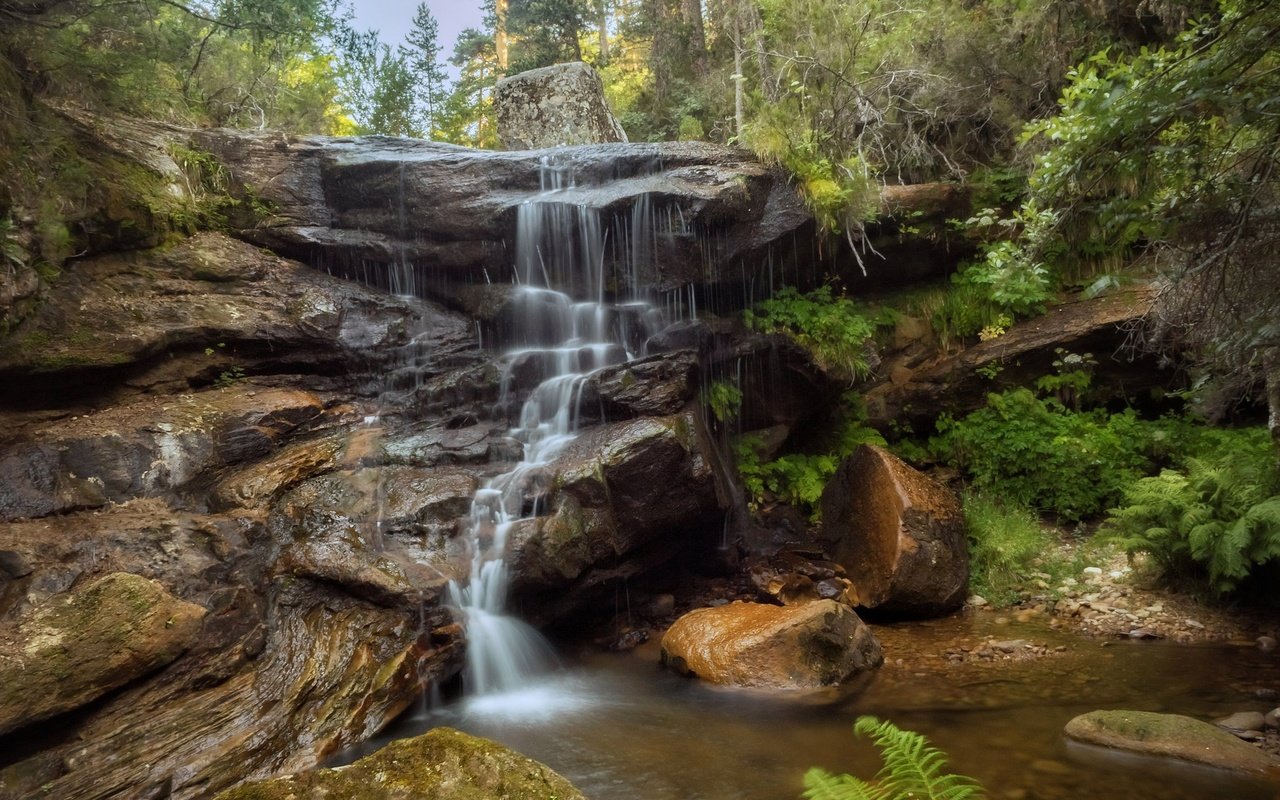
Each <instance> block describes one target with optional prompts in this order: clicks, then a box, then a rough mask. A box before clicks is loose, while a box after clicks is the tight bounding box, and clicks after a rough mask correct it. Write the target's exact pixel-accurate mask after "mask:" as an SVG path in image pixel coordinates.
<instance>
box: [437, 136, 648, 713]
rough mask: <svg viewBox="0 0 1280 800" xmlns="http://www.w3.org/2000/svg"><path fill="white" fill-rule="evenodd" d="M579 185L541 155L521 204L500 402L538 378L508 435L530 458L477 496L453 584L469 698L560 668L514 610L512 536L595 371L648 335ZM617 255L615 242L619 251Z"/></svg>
mask: <svg viewBox="0 0 1280 800" xmlns="http://www.w3.org/2000/svg"><path fill="white" fill-rule="evenodd" d="M574 189H576V187H575V185H574V180H573V176H572V173H571V172H570V170H569V169H568V168H566V167H563V166H559V165H556V164H555V163H553V162H552V161H551V160H550V159H547V158H544V159H543V160H542V166H541V193H540V194H539V195H538V196H536V197H535V198H533V199H531V200H529V201H528V202H526V203H524V204H523V205H521V206H520V208H519V209H518V214H517V231H516V253H515V267H516V270H515V274H516V281H517V287H516V290H515V296H514V298H513V302H514V304H515V308H516V312H517V313H516V315H515V318H516V324H515V326H514V327H515V331H514V339H515V341H514V342H513V345H514V346H513V347H512V349H510V350H509V351H508V352H507V353H506V356H505V358H506V359H507V366H506V369H505V372H504V375H503V384H502V395H503V396H502V400H501V403H502V405H503V406H504V407H506V406H508V404H509V403H510V402H511V401H512V400H513V399H514V398H515V396H516V394H517V393H519V392H520V391H521V388H522V387H521V386H520V383H522V382H527V381H526V380H525V379H523V378H522V377H520V376H525V375H529V374H533V375H536V376H537V378H538V379H540V382H539V383H538V384H537V385H536V387H534V388H533V389H532V391H530V392H529V394H528V396H527V397H526V398H525V399H524V401H523V404H522V406H521V409H520V412H519V419H518V422H517V423H516V425H515V427H513V428H512V430H511V431H510V435H511V437H512V438H513V439H514V440H516V441H518V442H519V443H520V444H521V446H522V448H523V457H522V458H521V460H520V461H519V462H518V463H517V464H515V465H514V466H513V467H512V468H511V469H510V470H508V471H507V472H504V473H502V474H500V475H498V476H496V477H494V478H491V479H490V480H489V481H488V482H487V483H486V485H485V486H484V487H483V488H482V489H480V490H479V491H478V492H477V493H476V495H475V498H474V500H473V501H472V505H471V513H470V519H469V526H468V527H469V530H468V533H467V535H468V536H469V544H468V549H469V553H470V556H471V571H470V578H469V581H468V583H467V585H466V586H462V585H459V584H458V583H457V582H454V583H451V584H450V586H449V599H450V602H451V603H452V604H453V605H454V606H456V607H457V608H459V609H460V610H461V611H462V613H463V615H464V617H465V622H466V628H467V664H466V667H465V670H464V673H463V685H464V689H465V691H466V692H467V693H468V694H490V693H500V692H509V691H512V690H515V689H518V688H520V687H521V686H522V685H523V684H524V683H525V682H526V681H527V678H528V676H529V675H530V674H532V673H535V672H537V671H539V670H541V669H545V668H546V667H547V665H548V664H550V663H553V661H554V654H553V652H552V650H551V648H550V646H549V645H548V644H547V643H546V641H545V640H544V639H543V638H542V636H541V635H540V634H539V633H538V632H537V631H535V630H534V629H533V628H532V627H530V626H529V625H527V624H525V623H524V622H522V621H520V620H519V619H517V618H515V617H514V616H512V615H511V614H510V613H508V610H507V595H508V588H509V583H510V570H509V568H508V565H507V562H506V548H507V543H508V538H509V534H510V532H511V530H512V528H513V527H514V526H515V525H517V524H518V523H520V522H522V521H524V520H528V519H531V518H533V517H536V516H538V514H539V513H545V512H547V511H549V509H547V508H546V507H545V499H544V497H543V495H544V493H545V491H546V490H547V489H548V488H549V485H550V481H551V477H552V476H551V474H550V472H549V468H550V465H551V464H552V462H554V461H555V459H556V458H557V457H558V456H559V455H560V454H561V453H562V452H563V450H564V449H565V447H566V446H567V445H568V444H569V443H570V442H572V441H573V439H574V438H575V436H576V434H577V430H578V424H579V405H580V401H581V395H582V389H583V386H584V384H585V382H586V381H587V380H588V378H589V377H590V375H591V374H592V373H593V372H595V371H597V370H600V369H602V368H604V367H608V366H613V365H617V364H622V363H625V362H626V361H628V360H630V359H631V358H632V357H633V354H632V352H631V348H634V347H636V346H638V343H640V342H643V340H644V337H645V336H647V335H648V334H649V333H651V332H653V322H654V318H655V317H656V316H657V312H656V311H655V310H654V309H653V307H652V306H651V305H650V304H649V303H647V302H645V301H643V300H642V299H640V298H629V299H627V300H626V301H624V302H619V303H610V302H607V296H608V294H607V292H606V269H605V261H606V249H607V247H608V244H609V242H608V239H609V236H608V233H607V232H608V230H609V229H607V228H606V227H604V226H602V224H601V220H600V213H599V211H598V210H597V209H594V208H591V207H589V206H587V205H585V204H583V203H582V202H580V200H581V195H580V194H577V193H574V192H573V190H574ZM575 200H576V201H578V202H575ZM636 209H637V210H636V211H633V213H632V215H631V224H630V225H628V226H626V228H627V230H626V238H627V239H628V242H627V244H626V245H625V246H624V247H622V248H621V252H622V255H623V259H622V260H623V261H624V262H626V263H625V264H624V265H623V269H625V270H626V273H625V274H626V275H627V276H628V277H634V275H635V270H636V269H637V268H638V267H639V266H640V265H639V264H638V263H637V261H639V260H640V259H643V258H646V257H648V254H649V253H650V252H651V248H649V247H648V246H647V242H648V241H649V240H650V239H651V238H652V236H653V233H652V216H653V215H652V212H651V211H650V209H649V206H648V203H639V204H637V206H636ZM618 252H619V249H618V248H615V250H614V253H615V258H616V256H617V254H618ZM629 285H632V286H634V285H636V282H635V281H634V280H632V281H630V282H629Z"/></svg>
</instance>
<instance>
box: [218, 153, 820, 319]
mask: <svg viewBox="0 0 1280 800" xmlns="http://www.w3.org/2000/svg"><path fill="white" fill-rule="evenodd" d="M193 138H194V142H195V144H196V145H197V146H199V147H201V148H203V149H206V150H208V151H210V152H211V153H213V154H214V155H215V156H216V157H217V158H218V159H219V160H220V161H221V162H222V163H224V164H225V165H226V168H227V171H228V174H229V175H230V176H231V177H232V179H233V181H234V183H235V185H236V186H238V187H241V191H244V192H249V193H251V194H252V197H253V198H254V199H255V200H256V201H257V202H258V203H260V204H264V205H266V206H268V207H270V209H271V213H270V214H269V215H268V216H267V217H266V218H265V219H264V220H261V221H259V222H258V223H257V224H255V225H254V226H252V227H246V228H244V229H241V230H238V231H237V235H239V236H241V237H243V238H244V239H246V240H248V241H251V242H254V243H256V244H260V245H263V246H266V247H269V248H271V249H272V250H274V251H276V252H278V253H281V254H283V255H287V256H291V257H295V258H299V259H302V260H305V261H308V262H309V263H312V264H316V265H318V266H321V267H327V268H328V269H330V270H332V271H333V272H335V273H338V274H342V275H346V276H349V277H353V278H356V279H358V280H362V281H366V282H370V283H374V284H376V285H379V286H382V287H385V288H389V289H391V290H392V291H394V292H397V293H402V294H418V295H419V296H427V295H430V296H434V297H437V298H440V299H446V300H448V301H449V303H450V304H451V305H454V306H458V307H461V306H462V305H464V301H463V299H462V295H463V294H465V293H466V292H468V291H470V289H469V288H468V287H471V286H475V285H484V284H486V283H494V284H504V283H509V282H511V280H512V277H513V274H514V272H515V264H514V261H513V259H512V254H513V252H514V250H515V249H516V243H515V241H514V238H515V232H516V216H517V214H518V212H519V209H520V208H521V206H524V205H525V204H526V203H528V202H529V201H531V200H533V199H534V198H536V197H537V196H538V195H540V194H541V193H542V192H544V191H545V190H546V187H545V186H544V185H543V183H542V180H541V178H540V175H541V174H542V172H541V167H542V162H543V161H544V160H545V159H548V158H553V159H554V160H555V162H556V164H557V165H558V166H559V167H560V168H561V169H563V170H565V171H568V172H571V173H572V174H573V175H574V176H575V185H574V186H573V187H571V188H570V187H566V188H565V190H564V191H562V193H561V196H560V198H559V200H560V203H561V204H562V205H564V206H565V207H566V209H567V210H568V211H569V212H571V213H576V212H574V211H572V210H573V209H575V208H577V207H584V208H587V209H591V210H593V211H594V212H596V213H598V214H599V215H600V217H601V221H600V224H601V225H602V230H606V231H609V234H608V245H607V247H605V248H604V249H603V250H602V251H601V253H600V255H602V256H603V258H604V260H605V267H606V275H607V285H609V286H616V287H618V289H617V293H618V294H626V293H628V292H632V291H635V290H637V289H639V288H641V287H652V288H654V289H657V290H660V291H668V292H669V291H674V290H677V289H687V287H688V286H689V285H690V284H707V285H712V284H717V283H726V284H732V285H734V286H741V285H742V284H743V283H746V282H750V281H751V280H752V279H754V278H755V276H756V275H762V276H764V277H763V278H762V280H767V275H768V269H769V267H768V266H767V265H766V262H767V259H766V256H767V254H768V253H769V252H771V251H773V252H776V256H777V258H778V259H779V261H781V260H782V259H783V258H784V257H785V256H787V255H789V254H790V253H791V251H792V249H793V245H794V239H793V236H794V235H795V234H797V233H798V232H802V233H803V238H804V239H805V240H806V241H807V240H808V237H809V235H810V233H811V231H812V217H811V216H810V214H809V212H808V211H807V210H806V209H805V207H804V205H803V203H802V201H801V200H800V198H799V196H798V195H797V193H796V192H795V190H794V189H793V188H792V187H791V186H790V185H789V184H788V182H787V180H786V178H785V176H784V175H783V174H782V173H781V172H780V171H778V170H776V169H771V168H769V167H765V166H763V165H762V164H760V162H758V161H756V160H755V159H754V158H753V157H752V156H751V155H750V154H748V153H747V152H745V151H743V150H738V149H734V148H729V147H723V146H719V145H711V144H704V143H698V142H680V143H658V144H598V145H581V146H577V147H568V148H561V149H556V150H554V151H551V150H533V151H515V152H486V151H479V150H470V149H467V148H463V147H455V146H452V145H445V144H438V143H432V142H422V141H416V140H411V139H391V138H386V137H363V138H359V139H352V138H330V137H318V136H306V137H288V138H282V137H281V136H280V135H279V134H272V135H267V134H253V133H248V132H242V131H224V130H218V131H202V132H197V133H195V134H193ZM633 220H636V221H639V222H640V223H641V224H643V225H645V226H647V227H649V228H650V229H651V230H652V231H653V232H652V234H651V235H650V236H649V237H648V238H647V239H645V240H632V239H631V238H630V237H629V235H628V231H629V230H631V229H633V228H634V227H635V225H634V224H633ZM646 221H647V222H646ZM761 265H766V266H761ZM739 293H740V290H739Z"/></svg>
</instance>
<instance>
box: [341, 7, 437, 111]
mask: <svg viewBox="0 0 1280 800" xmlns="http://www.w3.org/2000/svg"><path fill="white" fill-rule="evenodd" d="M338 44H339V47H340V49H341V55H342V67H341V70H340V73H339V74H340V76H341V79H340V84H341V87H342V99H343V101H344V103H345V105H346V106H347V108H349V109H350V111H351V116H352V119H353V120H354V121H355V124H356V128H357V132H359V133H366V134H367V133H380V134H387V135H392V136H416V135H418V134H419V132H420V129H419V128H418V126H417V120H416V117H417V115H416V114H415V113H414V94H415V93H414V80H413V79H414V73H413V70H412V68H411V67H410V66H409V63H408V61H407V59H406V57H405V55H404V53H403V52H395V51H393V50H392V49H391V47H390V46H389V45H386V44H384V43H382V42H381V41H379V39H378V32H377V31H376V30H367V31H357V30H354V29H353V28H350V27H348V26H343V28H342V30H341V31H340V32H339V36H338Z"/></svg>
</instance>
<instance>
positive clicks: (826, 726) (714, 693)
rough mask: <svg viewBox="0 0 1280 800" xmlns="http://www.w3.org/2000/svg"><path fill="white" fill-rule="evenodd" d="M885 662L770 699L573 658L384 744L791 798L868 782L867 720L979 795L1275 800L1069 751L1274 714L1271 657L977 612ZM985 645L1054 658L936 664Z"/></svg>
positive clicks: (1228, 781)
mask: <svg viewBox="0 0 1280 800" xmlns="http://www.w3.org/2000/svg"><path fill="white" fill-rule="evenodd" d="M875 631H876V635H877V638H879V639H880V641H881V643H882V645H883V646H884V649H885V653H886V657H887V663H886V665H885V667H884V668H882V669H881V670H879V671H877V672H876V673H875V674H874V675H872V676H870V677H869V678H868V679H867V680H865V681H862V682H861V683H860V684H859V685H857V686H855V687H851V688H849V689H846V690H845V691H843V692H841V693H840V694H835V695H827V696H821V697H810V698H807V699H803V700H798V699H785V698H779V697H776V696H770V695H765V694H758V693H753V692H744V691H735V690H728V689H720V688H715V687H710V686H707V685H704V684H702V683H699V682H697V681H694V680H689V679H684V678H680V677H678V676H675V675H673V674H671V673H669V672H667V671H664V670H663V669H661V668H660V667H659V666H658V663H657V648H656V645H655V644H652V643H651V644H650V645H646V646H644V647H642V648H640V649H638V650H636V651H633V652H631V653H626V654H612V653H599V652H584V653H578V654H570V655H569V656H567V657H566V666H565V667H564V669H563V670H561V671H559V672H556V673H554V674H550V675H547V676H544V677H542V678H540V679H538V680H537V681H535V682H533V683H531V684H530V686H529V687H528V688H526V689H524V690H522V691H519V692H515V693H509V694H506V695H495V696H489V697H483V698H472V699H465V700H461V701H459V702H456V703H454V704H451V705H447V706H445V707H443V708H439V709H437V710H434V711H420V712H418V713H416V714H412V715H409V716H408V717H407V718H405V719H403V720H401V721H400V722H399V723H397V724H396V726H395V727H394V729H393V730H391V731H389V732H388V734H387V736H386V737H384V738H382V739H381V740H379V741H375V742H372V743H370V745H368V746H366V748H364V749H363V750H362V751H360V752H350V753H346V754H344V755H343V757H342V759H341V761H350V760H354V758H356V757H358V756H359V755H361V753H362V752H368V751H369V750H371V749H373V748H374V747H376V746H379V745H380V744H382V743H385V741H387V740H388V739H389V738H398V737H402V736H412V735H416V734H418V733H421V732H423V731H425V730H427V729H430V728H432V727H436V726H441V725H447V726H451V727H456V728H459V729H461V730H465V731H468V732H470V733H474V734H477V735H480V736H486V737H489V738H492V739H495V740H497V741H500V742H502V743H504V744H506V745H508V746H510V747H512V748H514V749H516V750H518V751H520V752H522V753H525V754H527V755H529V756H531V757H533V758H536V759H538V760H539V761H542V762H544V763H546V764H547V765H549V766H551V767H552V768H553V769H555V770H556V771H558V772H560V773H561V774H563V775H564V776H565V777H567V778H568V779H569V780H571V781H572V782H573V783H574V784H576V785H577V786H578V787H579V788H580V789H581V790H582V791H583V793H584V794H586V795H587V796H588V797H590V798H592V800H634V798H637V797H644V798H645V799H646V800H774V799H775V798H778V799H781V798H796V797H798V796H799V794H800V792H801V791H802V782H801V779H802V776H803V774H804V772H805V771H806V770H807V769H808V768H809V767H812V766H821V767H824V768H826V769H829V770H832V771H835V772H852V773H853V774H856V775H859V776H861V777H870V776H872V775H874V774H875V772H876V770H877V769H878V768H879V759H878V756H877V754H876V752H875V750H874V749H873V748H871V747H870V746H869V745H868V744H866V743H865V742H860V741H857V740H855V738H854V737H853V735H852V731H851V727H852V724H853V721H854V720H855V719H856V718H857V717H858V716H860V715H863V714H873V715H875V716H878V717H881V718H884V719H889V720H892V721H893V722H894V723H895V724H897V725H899V726H900V727H903V728H908V729H911V730H915V731H919V732H921V733H923V734H925V735H926V736H928V737H929V738H930V739H931V740H932V741H933V743H934V744H936V745H937V746H939V747H941V748H942V749H944V750H945V751H946V752H947V753H948V754H949V755H950V757H951V763H952V767H953V769H954V770H955V771H956V772H960V773H963V774H967V775H970V776H972V777H974V778H977V779H978V780H980V781H981V782H982V783H983V784H984V785H985V786H986V787H987V788H988V790H989V792H990V796H991V797H993V798H1002V797H1007V798H1020V797H1022V798H1064V799H1065V798H1131V799H1132V800H1145V799H1146V798H1150V799H1151V800H1157V798H1158V799H1159V800H1201V799H1204V800H1208V798H1214V800H1218V799H1220V798H1240V800H1253V798H1259V799H1261V798H1268V799H1272V798H1280V786H1277V785H1274V784H1273V785H1264V784H1259V783H1257V782H1253V781H1249V780H1242V779H1240V778H1236V777H1233V776H1231V775H1229V774H1228V773H1225V772H1221V771H1218V770H1212V769H1207V768H1196V767H1191V766H1185V765H1180V764H1178V763H1177V762H1172V761H1166V760H1156V759H1147V758H1135V757H1122V756H1118V755H1116V754H1114V753H1109V752H1107V751H1103V750H1100V749H1097V748H1091V747H1085V746H1079V745H1070V744H1068V743H1067V742H1066V741H1065V740H1064V738H1063V736H1062V727H1063V725H1065V724H1066V722H1067V721H1068V720H1070V719H1071V718H1072V717H1074V716H1076V715H1077V714H1080V713H1084V712H1086V711H1091V710H1094V709H1099V708H1129V709H1137V710H1147V711H1163V712H1171V713H1181V714H1188V715H1191V716H1196V717H1201V718H1211V717H1214V716H1219V715H1225V714H1226V713H1229V712H1232V711H1238V710H1251V709H1257V710H1264V709H1265V708H1267V707H1271V706H1274V705H1276V701H1275V700H1274V699H1272V700H1270V701H1267V700H1262V699H1259V698H1258V697H1257V696H1256V695H1257V693H1258V691H1259V690H1263V691H1264V692H1265V691H1267V690H1280V658H1277V657H1276V656H1275V655H1274V654H1269V653H1263V652H1261V651H1259V650H1257V649H1256V648H1252V647H1245V646H1232V645H1176V644H1170V643H1165V642H1107V643H1106V646H1104V644H1103V643H1102V642H1100V641H1097V640H1091V639H1082V638H1078V637H1075V636H1072V635H1068V634H1062V633H1059V632H1057V631H1054V630H1051V629H1049V628H1048V627H1047V626H1042V625H1035V624H1027V625H1013V626H1004V625H1002V626H996V625H994V623H993V622H992V617H991V615H977V616H957V617H952V618H949V619H946V620H940V621H935V622H929V623H913V624H910V625H900V626H880V627H876V628H875ZM987 636H996V637H997V638H1000V639H1013V638H1022V639H1028V640H1030V641H1033V642H1037V643H1043V644H1047V645H1049V646H1050V647H1051V648H1054V647H1058V646H1060V645H1061V646H1065V648H1066V649H1065V650H1064V651H1062V652H1054V653H1051V654H1050V655H1047V656H1044V657H1042V658H1038V659H1033V660H1028V661H1024V662H1002V663H999V664H990V663H962V664H952V663H949V662H948V660H947V658H946V655H945V653H946V651H947V650H953V649H954V648H956V647H958V646H961V645H966V646H974V645H976V644H980V643H981V642H982V641H983V640H985V638H986V637H987Z"/></svg>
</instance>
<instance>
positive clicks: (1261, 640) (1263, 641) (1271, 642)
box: [1255, 636, 1276, 652]
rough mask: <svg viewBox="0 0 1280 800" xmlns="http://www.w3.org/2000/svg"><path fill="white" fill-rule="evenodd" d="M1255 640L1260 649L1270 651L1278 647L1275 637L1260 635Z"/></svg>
mask: <svg viewBox="0 0 1280 800" xmlns="http://www.w3.org/2000/svg"><path fill="white" fill-rule="evenodd" d="M1255 641H1257V643H1258V649H1259V650H1262V651H1264V652H1270V651H1272V650H1275V649H1276V640H1275V637H1272V636H1259V637H1258V638H1257V639H1256V640H1255Z"/></svg>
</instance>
